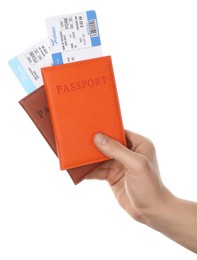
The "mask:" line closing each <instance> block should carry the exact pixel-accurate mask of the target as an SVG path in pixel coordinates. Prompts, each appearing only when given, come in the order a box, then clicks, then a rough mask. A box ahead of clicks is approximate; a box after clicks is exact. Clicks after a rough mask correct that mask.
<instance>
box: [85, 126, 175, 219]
mask: <svg viewBox="0 0 197 260" xmlns="http://www.w3.org/2000/svg"><path fill="white" fill-rule="evenodd" d="M125 134H126V138H127V142H128V147H129V148H126V147H124V146H123V145H121V144H120V143H119V142H117V141H115V140H113V139H111V138H109V137H106V136H104V135H102V134H97V135H96V136H95V138H94V143H95V145H96V146H97V148H98V149H99V150H100V151H101V152H103V153H104V154H105V155H107V156H108V157H109V158H111V159H112V160H110V161H107V162H106V163H104V164H103V165H102V166H101V168H100V169H99V170H97V171H96V172H94V173H92V174H90V175H89V176H88V177H87V178H88V179H100V180H107V181H108V182H109V184H110V186H111V188H112V190H113V192H114V195H115V197H116V199H117V200H118V202H119V204H120V205H121V207H122V208H123V209H125V210H126V211H127V212H128V213H129V214H130V216H132V217H133V218H134V219H135V220H137V221H140V222H142V223H144V224H147V221H149V219H148V217H149V215H152V214H154V213H155V211H158V210H159V209H160V208H161V207H162V205H163V203H164V201H165V200H167V199H168V197H170V196H171V193H170V192H169V191H168V190H167V189H166V188H165V186H164V185H163V183H162V181H161V178H160V173H159V167H158V163H157V158H156V152H155V148H154V145H153V144H152V142H151V141H150V140H149V139H147V138H145V137H143V136H141V135H138V134H135V133H133V132H130V131H125Z"/></svg>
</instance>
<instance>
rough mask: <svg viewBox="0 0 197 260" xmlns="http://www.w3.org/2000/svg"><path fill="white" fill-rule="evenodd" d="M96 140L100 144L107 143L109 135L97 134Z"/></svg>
mask: <svg viewBox="0 0 197 260" xmlns="http://www.w3.org/2000/svg"><path fill="white" fill-rule="evenodd" d="M94 141H95V143H97V144H99V145H105V143H106V142H107V137H106V136H105V135H103V134H100V133H99V134H96V135H95V137H94Z"/></svg>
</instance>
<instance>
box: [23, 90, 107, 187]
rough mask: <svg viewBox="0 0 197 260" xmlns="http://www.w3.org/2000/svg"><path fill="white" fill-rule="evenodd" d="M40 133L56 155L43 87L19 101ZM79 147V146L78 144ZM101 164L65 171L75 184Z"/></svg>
mask: <svg viewBox="0 0 197 260" xmlns="http://www.w3.org/2000/svg"><path fill="white" fill-rule="evenodd" d="M19 104H20V105H21V106H22V107H23V108H24V110H25V111H26V112H27V114H28V115H29V117H30V118H31V119H32V121H33V122H34V124H35V125H36V126H37V128H38V130H39V131H40V133H41V134H42V135H43V137H44V138H45V140H46V141H47V143H48V144H49V146H50V147H51V149H52V150H53V151H54V153H55V154H56V155H57V149H56V144H55V138H54V134H53V128H52V124H51V118H50V112H49V108H48V103H47V99H46V94H45V89H44V87H43V86H42V87H40V88H38V89H36V90H35V91H34V92H32V93H31V94H29V95H28V96H26V97H25V98H23V99H21V100H20V101H19ZM79 145H80V144H79ZM101 164H102V162H99V163H93V164H89V165H86V166H81V167H76V168H72V169H69V170H67V171H68V173H69V175H70V177H71V178H72V180H73V182H74V183H75V184H78V183H79V182H81V181H82V180H83V179H84V178H85V177H86V176H87V175H88V174H90V173H91V172H93V171H95V170H97V169H98V168H99V167H100V166H101Z"/></svg>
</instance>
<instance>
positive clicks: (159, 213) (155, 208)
mask: <svg viewBox="0 0 197 260" xmlns="http://www.w3.org/2000/svg"><path fill="white" fill-rule="evenodd" d="M176 200H177V198H176V197H175V196H174V195H173V194H172V193H171V192H170V191H169V190H168V189H167V188H165V187H164V189H163V192H162V195H161V196H160V198H159V199H157V200H156V201H155V202H154V203H153V204H152V205H151V206H150V207H147V208H145V209H143V210H142V211H141V212H142V215H143V219H144V220H145V221H144V223H145V224H146V225H147V226H149V227H151V228H153V229H155V230H157V231H160V232H162V233H163V232H164V230H165V229H166V228H167V226H168V225H169V223H168V220H169V216H170V215H173V213H172V211H173V205H174V204H176V202H175V201H176Z"/></svg>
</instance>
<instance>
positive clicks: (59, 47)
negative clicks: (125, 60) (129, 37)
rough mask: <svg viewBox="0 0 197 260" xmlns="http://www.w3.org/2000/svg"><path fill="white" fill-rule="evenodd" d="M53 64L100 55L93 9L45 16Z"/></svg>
mask: <svg viewBox="0 0 197 260" xmlns="http://www.w3.org/2000/svg"><path fill="white" fill-rule="evenodd" d="M46 25H47V31H48V38H49V42H50V49H51V55H52V62H53V65H59V64H63V63H69V62H73V61H80V60H86V59H91V58H96V57H100V56H102V49H101V40H100V34H99V29H98V22H97V17H96V12H95V11H87V12H81V13H75V14H70V15H62V16H55V17H49V18H46Z"/></svg>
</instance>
